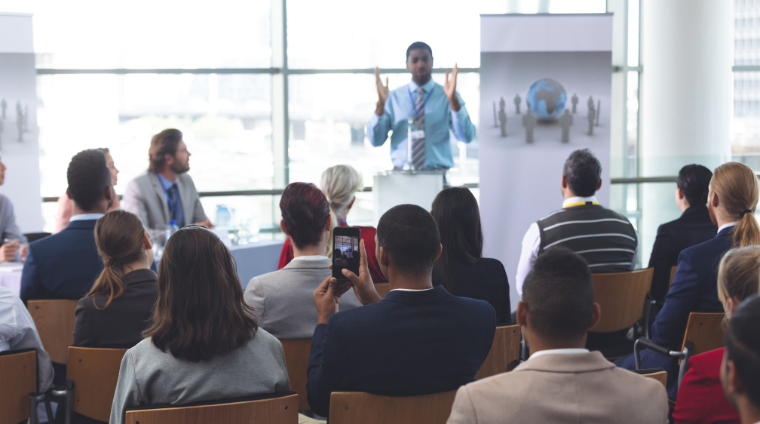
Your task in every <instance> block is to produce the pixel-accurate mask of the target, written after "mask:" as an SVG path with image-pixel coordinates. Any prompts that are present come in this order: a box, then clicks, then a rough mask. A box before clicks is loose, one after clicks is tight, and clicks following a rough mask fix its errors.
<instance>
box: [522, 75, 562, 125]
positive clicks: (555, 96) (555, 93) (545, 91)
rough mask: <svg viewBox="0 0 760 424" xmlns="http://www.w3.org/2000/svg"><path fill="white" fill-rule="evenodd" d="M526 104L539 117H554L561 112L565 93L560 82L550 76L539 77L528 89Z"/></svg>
mask: <svg viewBox="0 0 760 424" xmlns="http://www.w3.org/2000/svg"><path fill="white" fill-rule="evenodd" d="M527 101H528V105H529V106H530V110H531V112H533V114H534V115H536V117H537V118H539V119H554V118H556V117H557V116H559V114H560V113H562V110H563V109H565V103H566V102H567V94H565V88H564V87H562V84H560V83H558V82H557V81H555V80H553V79H551V78H544V79H540V80H538V81H536V82H534V83H533V85H531V86H530V89H529V90H528V98H527Z"/></svg>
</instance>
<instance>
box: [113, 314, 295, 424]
mask: <svg viewBox="0 0 760 424" xmlns="http://www.w3.org/2000/svg"><path fill="white" fill-rule="evenodd" d="M288 390H290V382H289V381H288V370H287V368H286V366H285V354H284V353H283V351H282V344H280V342H279V341H278V340H277V339H275V338H274V337H272V335H271V334H269V333H267V332H266V331H265V330H262V329H261V328H259V330H258V331H257V332H256V336H255V337H254V338H253V340H251V341H249V342H248V343H247V344H246V345H245V346H241V347H239V348H237V349H235V350H234V351H232V352H230V353H228V354H226V355H224V356H218V357H216V358H213V359H211V360H210V361H201V362H191V361H187V360H184V359H177V358H175V357H174V356H172V354H171V353H169V352H168V351H167V352H162V351H161V350H160V349H158V348H157V347H155V346H154V345H153V343H152V341H151V339H150V338H148V339H144V340H143V341H141V342H140V343H138V344H137V345H136V346H135V347H133V348H131V349H129V350H128V351H127V353H126V355H124V359H122V361H121V369H120V370H119V381H118V383H117V384H116V393H114V396H113V404H112V405H111V419H110V421H109V422H110V423H111V424H123V423H124V418H125V415H124V414H125V411H126V409H128V408H130V407H135V406H143V405H155V404H164V403H170V404H173V405H182V404H186V403H191V402H200V401H207V400H222V399H229V398H237V397H245V396H253V395H258V394H266V393H276V392H283V391H288Z"/></svg>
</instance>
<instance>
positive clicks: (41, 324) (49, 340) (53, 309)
mask: <svg viewBox="0 0 760 424" xmlns="http://www.w3.org/2000/svg"><path fill="white" fill-rule="evenodd" d="M27 309H29V315H31V316H32V320H34V326H35V327H37V332H38V333H39V335H40V340H41V341H42V345H43V346H45V351H46V352H47V353H48V355H50V360H51V361H53V362H55V363H57V364H65V363H66V362H67V360H66V357H67V353H68V349H69V346H70V345H71V340H72V338H73V337H74V323H75V322H76V318H77V317H76V309H77V301H76V300H69V299H55V300H50V299H46V300H30V301H29V302H27Z"/></svg>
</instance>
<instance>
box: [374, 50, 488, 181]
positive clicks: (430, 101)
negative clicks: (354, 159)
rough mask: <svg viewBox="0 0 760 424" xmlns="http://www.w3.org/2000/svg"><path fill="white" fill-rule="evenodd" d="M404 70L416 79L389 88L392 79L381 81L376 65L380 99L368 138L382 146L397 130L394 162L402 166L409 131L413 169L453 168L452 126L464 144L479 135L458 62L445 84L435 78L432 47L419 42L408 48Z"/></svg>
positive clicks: (393, 142) (406, 156)
mask: <svg viewBox="0 0 760 424" xmlns="http://www.w3.org/2000/svg"><path fill="white" fill-rule="evenodd" d="M406 69H407V70H409V72H410V73H411V74H412V80H411V81H410V82H409V83H408V84H406V85H403V86H401V87H399V88H397V89H395V90H393V91H390V89H389V88H388V78H386V79H385V84H383V81H382V80H381V79H380V69H379V68H375V84H376V86H377V96H378V100H377V107H376V108H375V113H374V114H373V115H372V119H370V120H369V123H368V124H367V139H368V140H369V142H370V143H372V145H373V146H382V145H383V144H384V143H385V141H386V140H387V139H388V133H389V132H390V131H393V134H392V135H391V161H392V162H393V167H394V168H395V169H402V168H403V167H404V165H406V164H407V162H409V150H408V143H409V140H407V139H408V138H409V137H408V136H409V135H411V138H412V149H411V150H412V166H413V167H414V169H415V170H418V171H419V170H434V169H443V170H446V169H449V168H451V167H453V166H454V158H453V156H452V154H451V143H450V141H451V140H450V138H449V130H451V132H453V133H454V136H455V137H456V138H457V140H459V141H462V142H464V143H469V142H471V141H472V140H473V139H474V138H475V126H474V125H473V124H472V122H471V121H470V115H469V114H468V113H467V109H466V108H465V107H464V100H462V96H460V95H459V93H457V91H456V88H457V74H458V73H459V69H458V68H457V66H456V65H454V69H453V70H452V72H451V78H449V73H448V72H446V79H445V83H444V85H440V84H438V83H436V82H434V81H433V79H432V72H433V50H432V49H431V48H430V46H428V45H427V44H425V43H423V42H421V41H418V42H415V43H412V44H411V45H410V46H409V48H407V49H406ZM410 126H411V131H409V127H410Z"/></svg>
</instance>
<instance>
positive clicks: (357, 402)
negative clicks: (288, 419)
mask: <svg viewBox="0 0 760 424" xmlns="http://www.w3.org/2000/svg"><path fill="white" fill-rule="evenodd" d="M456 393H457V392H456V390H454V391H451V392H444V393H436V394H432V395H421V396H399V397H396V396H379V395H371V394H369V393H363V392H333V393H332V395H331V396H330V424H355V423H362V424H385V423H394V424H445V423H446V421H447V420H448V419H449V415H451V406H452V405H453V404H454V397H455V396H456Z"/></svg>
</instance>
